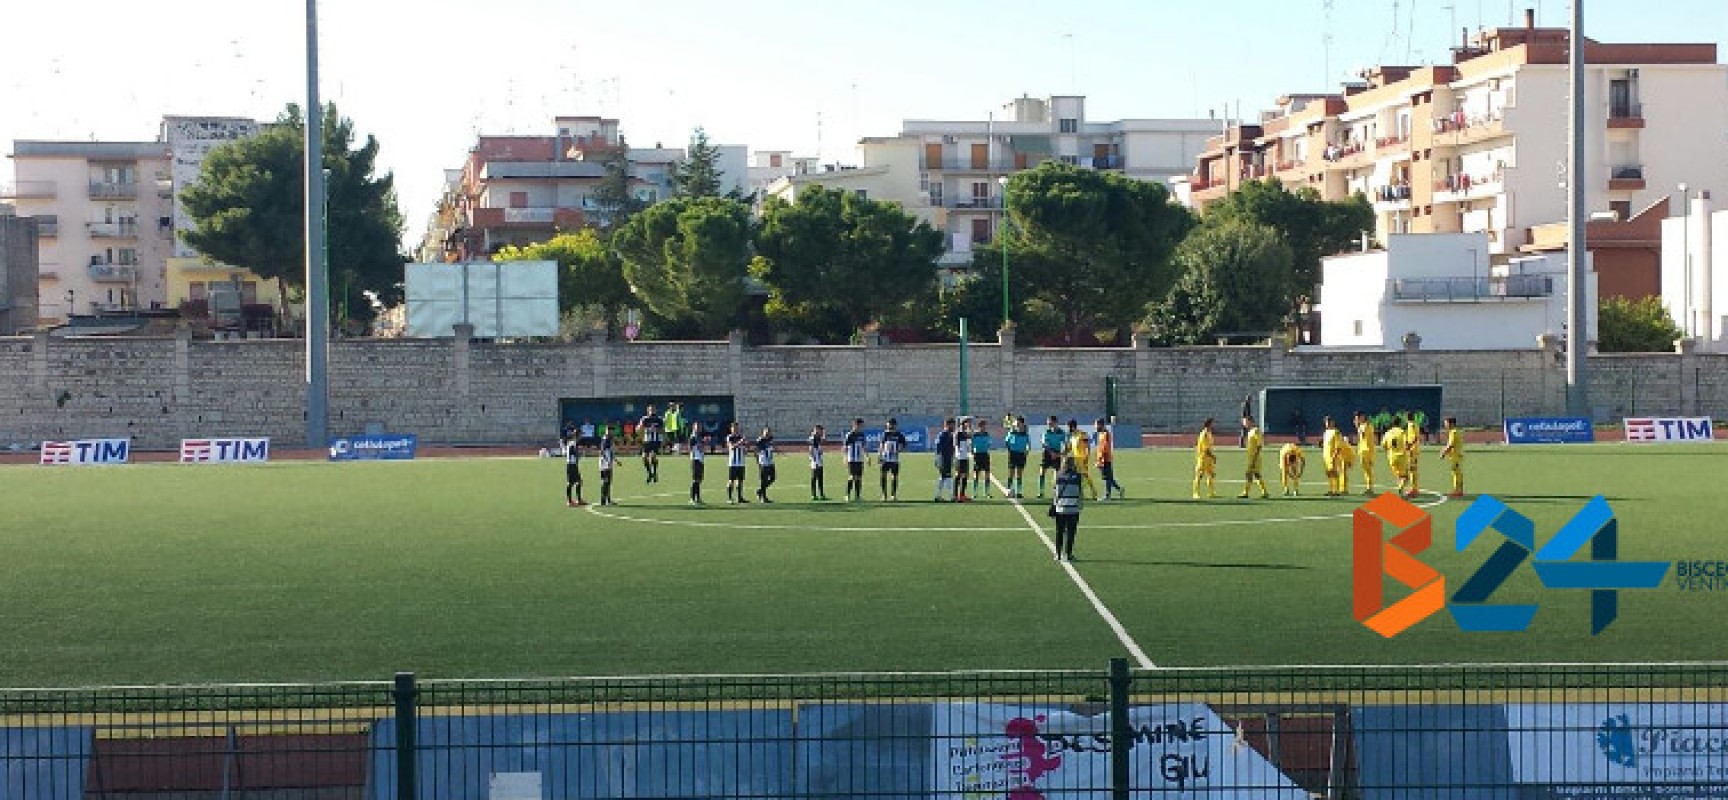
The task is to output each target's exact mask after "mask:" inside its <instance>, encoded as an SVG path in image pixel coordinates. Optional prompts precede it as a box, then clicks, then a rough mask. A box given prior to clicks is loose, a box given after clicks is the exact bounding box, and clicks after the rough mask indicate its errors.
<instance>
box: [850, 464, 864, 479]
mask: <svg viewBox="0 0 1728 800" xmlns="http://www.w3.org/2000/svg"><path fill="white" fill-rule="evenodd" d="M846 474H847V475H851V476H852V477H854V478H862V477H864V462H862V461H848V462H846Z"/></svg>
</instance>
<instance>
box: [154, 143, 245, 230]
mask: <svg viewBox="0 0 1728 800" xmlns="http://www.w3.org/2000/svg"><path fill="white" fill-rule="evenodd" d="M260 129H261V126H260V125H259V124H258V122H257V121H256V120H250V119H246V118H244V117H163V118H162V135H161V137H160V139H161V141H163V142H166V143H167V145H168V156H169V158H170V159H171V160H172V163H171V164H170V166H169V168H168V174H169V178H170V179H171V180H173V182H174V213H173V217H174V220H173V226H174V229H175V230H177V231H180V230H190V229H192V228H193V227H195V226H194V224H193V222H192V217H191V216H189V215H187V213H186V209H185V208H183V207H182V206H181V205H180V199H179V198H180V193H181V192H183V191H185V190H186V187H188V186H191V185H192V184H195V183H197V182H198V176H199V175H200V174H201V172H202V170H203V169H204V159H205V158H206V157H207V156H209V155H210V151H211V150H214V149H216V148H217V147H219V146H221V145H223V144H226V143H228V142H232V141H234V140H236V139H244V138H246V137H248V136H252V135H255V134H257V133H258V131H259V130H260ZM173 255H174V257H175V258H197V257H198V255H199V254H198V251H197V250H196V249H193V247H192V246H191V245H189V244H186V243H185V242H183V241H180V239H179V237H175V239H174V253H173Z"/></svg>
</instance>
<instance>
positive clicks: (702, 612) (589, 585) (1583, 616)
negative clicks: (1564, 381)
mask: <svg viewBox="0 0 1728 800" xmlns="http://www.w3.org/2000/svg"><path fill="white" fill-rule="evenodd" d="M1437 453H1438V451H1437V450H1431V451H1430V452H1429V454H1428V455H1427V456H1426V458H1425V461H1424V466H1425V467H1426V473H1427V474H1426V476H1425V480H1424V483H1425V486H1424V488H1425V489H1430V490H1444V489H1445V488H1446V483H1445V481H1446V475H1445V472H1444V469H1443V466H1444V465H1443V464H1442V462H1440V460H1439V459H1438V457H1437ZM1725 453H1728V451H1725V450H1724V449H1723V448H1722V447H1721V446H1719V445H1695V446H1670V447H1661V448H1658V447H1648V448H1640V447H1633V446H1627V445H1618V444H1603V445H1593V446H1575V447H1568V448H1564V449H1560V448H1542V447H1532V448H1527V449H1526V448H1519V449H1509V448H1506V447H1478V448H1475V449H1472V450H1471V451H1470V453H1469V462H1468V469H1469V476H1470V481H1471V485H1470V487H1469V488H1470V490H1471V491H1473V492H1488V493H1492V494H1494V495H1495V496H1497V497H1500V498H1501V499H1503V500H1505V501H1506V502H1507V503H1509V504H1510V505H1511V506H1512V507H1513V508H1515V509H1517V510H1519V511H1520V512H1522V513H1524V514H1526V515H1528V516H1529V517H1531V518H1532V519H1533V520H1534V522H1535V525H1536V530H1537V536H1538V541H1539V543H1540V541H1542V540H1545V539H1546V538H1547V537H1548V536H1550V535H1552V533H1553V532H1554V531H1555V530H1557V529H1558V527H1559V526H1560V525H1561V524H1563V523H1564V522H1565V521H1566V520H1567V519H1568V518H1569V517H1570V516H1571V514H1572V513H1574V512H1575V511H1576V510H1577V509H1578V508H1579V507H1580V506H1581V505H1582V504H1583V503H1584V502H1585V501H1586V500H1588V499H1589V498H1590V497H1591V496H1592V495H1595V494H1602V495H1604V496H1606V497H1607V499H1608V500H1609V501H1610V503H1611V504H1612V506H1613V508H1614V510H1615V512H1616V514H1617V516H1618V519H1619V520H1620V552H1619V558H1620V559H1621V560H1627V561H1634V560H1682V559H1685V560H1692V559H1707V560H1718V559H1728V544H1724V543H1723V536H1722V533H1723V531H1724V530H1728V497H1725V494H1728V493H1724V492H1723V491H1722V489H1721V487H1720V479H1719V476H1718V475H1717V473H1716V471H1715V470H1713V469H1711V466H1712V465H1713V464H1715V463H1719V462H1720V461H1721V459H1722V458H1723V456H1724V454H1725ZM1120 456H1121V461H1120V467H1119V473H1120V476H1121V478H1122V480H1123V482H1124V483H1125V484H1126V486H1127V487H1128V490H1129V499H1128V500H1126V501H1123V502H1116V501H1112V502H1109V503H1093V504H1088V505H1087V507H1086V510H1085V514H1084V516H1083V521H1082V523H1081V527H1080V536H1079V545H1078V547H1077V548H1076V555H1077V556H1078V561H1077V563H1075V564H1073V565H1072V569H1070V568H1068V567H1065V566H1064V565H1062V564H1059V563H1056V562H1054V561H1053V560H1052V559H1051V554H1050V550H1049V549H1048V546H1047V544H1046V541H1045V539H1044V538H1043V537H1045V536H1048V535H1049V530H1050V527H1051V526H1050V524H1049V523H1050V520H1049V519H1048V518H1047V517H1045V515H1044V507H1043V506H1042V505H1040V504H1038V503H1037V501H1035V500H1030V499H1029V500H1028V501H1027V505H1026V506H1025V509H1024V512H1025V513H1022V510H1021V509H1020V508H1018V507H1016V505H1014V504H1012V503H1009V502H1007V501H1004V500H1002V499H1000V498H998V499H995V500H990V501H980V502H976V503H972V504H967V505H950V504H933V503H931V502H929V497H930V494H931V492H932V480H933V477H934V473H933V469H932V468H931V466H930V463H929V457H928V456H919V455H914V456H912V457H911V458H910V463H909V464H908V465H907V467H906V474H905V483H904V485H903V486H902V488H901V492H900V497H901V501H900V502H898V503H894V504H882V503H877V502H873V501H871V502H866V503H863V504H857V505H848V504H843V503H840V502H837V501H831V502H827V503H810V502H808V501H807V496H808V492H807V490H806V488H805V481H806V477H807V472H806V470H805V469H804V467H803V465H802V464H801V463H800V462H799V459H797V458H795V457H792V456H791V455H790V454H788V455H787V456H785V457H783V458H782V459H781V467H780V470H781V475H782V477H781V483H780V484H779V485H778V486H777V487H776V488H775V490H774V492H773V496H774V497H775V499H776V503H775V504H773V505H770V506H764V505H761V504H752V505H748V506H728V505H725V504H724V482H723V480H722V478H723V477H724V476H723V475H722V474H717V473H719V471H718V470H713V469H711V470H710V472H709V478H708V481H707V482H706V484H705V496H706V498H707V499H708V500H709V503H710V505H709V506H708V507H706V508H700V509H698V508H692V507H690V506H688V505H686V504H685V497H686V492H687V490H688V481H687V475H688V468H687V465H686V464H685V463H683V462H682V460H679V459H668V461H667V463H666V464H665V465H664V466H663V467H662V472H663V475H664V481H663V482H661V483H658V484H647V483H645V482H644V480H643V477H642V475H643V473H642V470H641V468H640V466H639V464H638V462H636V461H635V460H634V459H626V460H624V461H623V463H622V464H621V465H620V470H619V481H618V483H617V485H616V487H615V489H614V493H615V495H616V496H617V497H618V498H619V499H620V500H621V501H622V504H621V505H619V506H616V507H609V508H604V509H601V508H596V507H589V508H585V509H570V508H566V507H565V506H564V503H563V497H562V488H563V482H562V478H563V465H562V462H561V461H558V460H541V459H533V458H519V459H510V458H506V459H446V460H422V461H415V462H402V463H353V464H326V463H295V462H282V463H273V464H269V465H259V466H245V467H211V466H181V465H174V464H161V465H134V466H125V467H111V468H82V469H80V468H57V469H49V468H39V467H23V466H14V467H0V493H3V496H4V498H5V507H6V516H5V520H6V522H5V525H4V528H3V529H0V554H3V556H0V642H4V643H5V644H4V648H3V649H0V685H5V686H14V687H17V686H65V685H83V684H96V683H158V682H189V681H278V680H325V679H381V678H385V677H387V676H388V675H389V674H390V673H392V672H395V671H397V670H411V671H414V672H417V673H419V674H420V675H421V676H424V677H515V676H552V675H607V674H645V673H738V672H775V673H779V672H807V671H854V670H947V669H1014V668H1102V667H1103V666H1104V664H1105V663H1106V661H1107V660H1108V659H1109V658H1112V657H1117V656H1127V655H1129V654H1130V653H1133V652H1134V649H1135V648H1138V649H1139V651H1140V652H1141V653H1143V655H1144V660H1143V661H1141V659H1140V658H1139V656H1137V655H1136V656H1133V658H1134V659H1135V660H1136V661H1141V663H1147V662H1149V663H1151V664H1155V665H1158V666H1183V665H1218V664H1344V663H1364V664H1379V663H1432V662H1481V661H1504V662H1546V661H1665V660H1694V659H1700V660H1701V659H1715V658H1719V657H1720V656H1721V648H1720V647H1719V646H1718V645H1717V644H1716V643H1715V636H1714V635H1713V633H1712V631H1714V630H1715V627H1714V625H1715V623H1716V622H1717V621H1718V620H1719V619H1720V618H1721V613H1722V611H1723V610H1724V609H1725V608H1728V592H1722V593H1709V592H1683V591H1680V590H1679V589H1678V588H1676V586H1675V583H1674V580H1673V578H1674V573H1673V572H1672V571H1671V572H1670V573H1669V577H1668V580H1667V582H1665V584H1664V585H1663V586H1662V587H1661V588H1659V589H1654V590H1637V591H1624V592H1621V593H1620V616H1619V620H1618V621H1617V622H1616V623H1614V625H1612V626H1611V627H1610V628H1608V629H1607V630H1606V631H1604V632H1603V633H1602V634H1601V635H1598V636H1592V635H1591V634H1590V624H1589V616H1590V599H1589V592H1586V591H1578V590H1573V591H1556V590H1545V589H1543V588H1542V587H1541V586H1540V585H1539V584H1538V583H1537V580H1536V577H1535V575H1534V573H1533V571H1532V570H1531V569H1530V568H1529V566H1528V565H1527V564H1526V565H1524V566H1523V567H1522V568H1520V569H1519V570H1518V571H1517V572H1515V573H1514V574H1513V577H1512V578H1511V579H1510V580H1509V581H1508V582H1507V583H1506V584H1505V585H1504V586H1503V587H1502V588H1501V589H1500V590H1499V592H1498V593H1496V594H1495V595H1494V597H1493V599H1494V600H1495V601H1505V602H1531V603H1539V604H1540V606H1541V609H1540V611H1539V612H1538V613H1537V616H1536V619H1535V622H1534V624H1533V625H1532V627H1531V628H1530V630H1529V631H1526V632H1523V633H1502V634H1486V633H1466V632H1462V631H1460V630H1459V628H1458V626H1457V625H1456V624H1455V623H1453V621H1452V620H1451V618H1450V617H1449V616H1448V615H1446V614H1443V613H1442V614H1440V615H1437V616H1435V617H1432V618H1430V619H1427V620H1426V621H1424V622H1421V623H1419V624H1418V625H1416V626H1415V627H1414V628H1412V629H1411V630H1409V631H1407V632H1405V633H1404V634H1402V635H1400V636H1398V637H1396V638H1393V639H1390V640H1388V639H1383V638H1381V637H1380V636H1379V635H1377V634H1375V633H1373V632H1371V631H1369V630H1367V629H1365V628H1363V627H1362V626H1361V625H1359V624H1358V623H1357V622H1355V620H1354V619H1353V618H1352V616H1351V599H1350V591H1351V578H1350V570H1351V533H1350V528H1351V525H1350V514H1351V511H1352V510H1353V509H1354V508H1355V507H1356V506H1357V505H1358V504H1359V503H1360V502H1361V500H1362V499H1363V498H1361V497H1359V496H1358V497H1352V498H1339V499H1329V498H1324V497H1318V496H1314V495H1317V494H1319V493H1320V492H1321V491H1322V488H1323V487H1322V486H1321V482H1320V479H1319V476H1318V475H1317V470H1315V469H1311V470H1310V472H1309V475H1308V481H1307V484H1306V487H1305V489H1306V495H1307V496H1304V497H1301V498H1295V499H1285V498H1280V497H1276V494H1277V486H1276V483H1275V481H1274V484H1273V493H1274V495H1275V496H1274V498H1273V499H1271V500H1251V501H1248V500H1238V499H1236V498H1235V494H1236V492H1237V491H1238V490H1239V489H1240V487H1241V483H1240V480H1239V478H1237V477H1236V475H1237V473H1238V472H1239V471H1240V465H1241V456H1240V454H1239V453H1238V452H1235V451H1233V450H1231V449H1223V450H1221V452H1220V477H1221V478H1223V480H1222V481H1221V482H1220V485H1219V493H1220V494H1221V495H1224V497H1223V498H1222V499H1219V500H1213V501H1209V502H1192V501H1189V500H1188V499H1187V496H1188V470H1189V469H1190V468H1191V463H1192V458H1191V456H1190V455H1189V454H1188V453H1187V452H1185V451H1174V450H1167V451H1125V452H1122V453H1121V454H1120ZM1267 461H1268V464H1270V463H1271V462H1272V459H1270V458H1268V459H1267ZM585 466H586V469H587V472H588V476H589V479H590V483H589V486H588V489H589V491H588V494H589V498H590V499H594V497H595V496H596V495H597V489H598V486H597V481H595V480H594V478H593V474H592V467H593V464H592V462H591V461H590V462H588V463H587V464H586V465H585ZM837 466H838V465H831V466H830V468H829V477H828V494H829V496H830V497H838V496H840V495H841V493H842V491H843V485H844V477H843V474H842V473H843V470H842V469H839V468H837ZM1380 472H1381V473H1382V475H1384V473H1385V472H1386V470H1385V469H1384V468H1383V467H1382V469H1381V470H1380ZM751 481H752V483H751V485H752V487H753V486H754V481H755V470H754V468H752V469H751ZM869 481H870V484H869V485H870V490H869V492H867V497H871V498H874V496H875V494H876V493H875V488H874V485H875V484H874V481H875V477H874V470H872V471H871V473H870V478H869ZM1035 488H1036V481H1035V479H1034V480H1031V481H1029V489H1032V490H1034V491H1035ZM1357 488H1359V487H1357ZM1468 503H1469V499H1468V498H1466V499H1465V500H1450V501H1444V502H1443V501H1442V498H1441V497H1439V496H1438V495H1426V496H1424V497H1423V498H1421V500H1420V504H1421V505H1424V506H1429V507H1430V512H1431V513H1432V514H1433V516H1434V519H1435V526H1434V529H1435V537H1434V545H1433V547H1432V548H1431V549H1429V550H1428V551H1427V552H1426V553H1424V554H1422V556H1421V558H1422V559H1423V560H1424V561H1426V562H1427V563H1430V564H1433V565H1435V566H1436V567H1438V568H1439V569H1440V570H1441V572H1442V573H1444V574H1445V575H1446V576H1447V580H1448V586H1449V588H1455V587H1456V586H1458V585H1460V582H1461V581H1463V580H1464V579H1465V578H1467V577H1468V576H1469V575H1470V574H1471V572H1473V571H1474V570H1475V569H1476V567H1477V565H1480V564H1481V563H1482V562H1483V561H1484V560H1485V559H1486V558H1487V556H1488V554H1490V553H1492V552H1493V550H1494V549H1495V548H1496V547H1498V546H1499V544H1500V539H1499V537H1497V536H1485V537H1483V539H1482V540H1481V541H1478V542H1477V543H1475V544H1474V545H1472V546H1471V547H1470V548H1469V549H1468V550H1467V551H1466V552H1463V553H1455V552H1452V548H1453V541H1454V537H1453V527H1452V524H1453V522H1454V521H1455V520H1456V518H1457V516H1458V515H1459V513H1461V512H1462V511H1463V510H1464V509H1465V508H1466V506H1467V505H1468ZM1406 591H1407V590H1404V589H1401V588H1400V589H1392V590H1389V594H1388V597H1389V598H1390V599H1396V598H1397V597H1400V596H1402V595H1403V594H1404V593H1405V592H1406ZM1094 598H1095V599H1094Z"/></svg>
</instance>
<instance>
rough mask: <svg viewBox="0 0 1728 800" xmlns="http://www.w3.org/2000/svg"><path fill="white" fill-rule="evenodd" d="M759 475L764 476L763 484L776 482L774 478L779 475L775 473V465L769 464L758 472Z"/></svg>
mask: <svg viewBox="0 0 1728 800" xmlns="http://www.w3.org/2000/svg"><path fill="white" fill-rule="evenodd" d="M757 473H758V474H760V475H761V476H762V482H763V483H773V482H774V476H775V475H776V474H777V473H775V471H774V465H773V464H769V465H768V466H766V467H763V468H761V469H759V470H757Z"/></svg>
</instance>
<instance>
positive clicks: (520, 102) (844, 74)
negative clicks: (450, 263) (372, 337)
mask: <svg viewBox="0 0 1728 800" xmlns="http://www.w3.org/2000/svg"><path fill="white" fill-rule="evenodd" d="M1527 7H1528V8H1535V9H1536V10H1537V12H1538V24H1542V25H1549V26H1563V25H1566V24H1567V22H1568V15H1569V14H1570V4H1569V3H1568V2H1566V1H1565V0H1513V2H1507V0H1237V1H1236V2H1230V3H1219V2H1193V1H1192V0H1108V1H1107V0H1068V1H1067V2H1052V0H1041V1H1034V0H995V2H991V3H980V2H974V1H972V0H967V1H964V2H963V1H962V0H940V1H936V0H923V1H922V2H913V1H912V0H874V2H869V3H837V2H832V1H831V0H829V1H827V2H814V1H813V0H732V1H731V2H717V1H716V0H614V2H601V3H590V2H576V1H575V0H487V2H473V1H472V0H466V1H464V0H320V2H318V20H319V22H318V25H319V34H320V37H319V42H320V56H319V58H320V68H321V72H322V80H321V82H320V91H321V93H322V96H323V98H324V99H325V100H327V101H334V102H335V103H336V104H337V106H338V108H339V109H340V111H341V112H342V114H343V115H344V116H347V117H350V118H352V119H353V120H354V123H355V125H356V127H357V128H358V129H359V131H360V132H361V133H362V134H372V135H374V136H376V137H377V138H378V140H379V142H380V144H381V146H382V150H381V153H380V156H379V161H380V166H381V168H382V169H384V170H388V171H390V172H392V173H394V175H395V181H396V188H397V193H398V198H399V201H400V203H401V206H402V210H403V212H404V216H405V218H406V220H407V230H406V231H405V232H404V239H405V241H408V242H417V241H418V240H419V237H420V234H421V233H422V232H423V231H424V229H425V223H426V217H427V215H428V214H429V213H430V212H431V210H432V206H433V204H434V202H435V201H436V199H437V196H438V192H439V189H440V186H441V183H442V180H443V173H442V170H443V169H446V168H455V167H459V166H460V165H461V163H462V159H463V157H464V155H465V154H466V152H467V149H468V148H469V147H470V146H471V145H472V144H473V143H474V139H475V136H476V134H478V133H487V134H511V133H513V134H525V135H526V134H534V135H544V134H549V133H551V128H552V117H553V116H555V115H560V114H562V115H601V116H607V117H614V118H617V119H619V120H620V121H621V122H620V127H621V129H622V131H623V133H624V135H625V136H626V137H627V138H628V139H629V140H630V142H631V143H632V144H635V145H638V146H646V145H652V144H656V143H664V144H665V145H667V146H677V145H682V144H684V143H685V142H687V141H688V140H689V136H690V131H691V129H692V128H694V127H696V126H702V127H704V128H705V129H706V130H707V132H708V134H709V138H710V140H711V141H714V142H716V143H721V144H743V145H747V146H749V147H750V149H751V150H752V151H755V150H791V151H794V152H795V153H796V154H798V155H812V154H814V155H820V156H821V157H822V159H823V161H824V162H825V163H833V162H840V163H856V161H857V156H856V147H855V146H856V142H857V140H858V139H859V137H861V136H884V135H893V134H895V133H898V131H899V128H900V122H901V120H904V119H983V118H984V117H985V115H986V114H988V113H990V112H992V111H995V110H997V109H1000V108H1001V107H1002V105H1003V104H1004V103H1005V102H1007V101H1008V100H1009V99H1011V98H1014V97H1018V96H1020V95H1022V94H1029V95H1032V96H1034V97H1038V96H1048V95H1051V94H1084V95H1086V96H1087V117H1088V118H1089V119H1092V120H1113V119H1122V118H1174V117H1207V116H1209V115H1212V114H1217V115H1219V116H1226V115H1228V116H1236V115H1237V114H1238V113H1240V114H1241V115H1243V116H1252V115H1254V114H1255V113H1257V112H1258V111H1259V110H1260V109H1262V108H1268V107H1271V106H1272V105H1273V102H1274V101H1275V99H1276V98H1277V97H1278V96H1279V95H1283V94H1291V93H1301V92H1317V91H1327V90H1335V89H1336V87H1337V85H1338V84H1339V83H1340V82H1341V81H1344V80H1346V79H1348V78H1349V76H1350V75H1351V74H1352V73H1353V72H1354V71H1356V70H1358V69H1361V68H1363V67H1367V66H1371V65H1375V64H1419V63H1428V62H1432V61H1437V60H1445V59H1447V58H1448V57H1449V54H1448V50H1447V48H1449V47H1451V46H1452V45H1454V44H1455V43H1456V42H1457V40H1458V38H1459V36H1460V29H1461V28H1464V27H1469V28H1471V29H1472V30H1474V29H1475V28H1477V27H1478V26H1479V25H1484V26H1490V27H1492V26H1496V25H1505V24H1507V22H1508V20H1512V19H1516V20H1518V24H1522V19H1523V9H1524V8H1527ZM1585 10H1586V13H1587V17H1586V21H1585V26H1586V27H1585V30H1586V34H1587V35H1589V36H1590V37H1592V38H1594V39H1597V40H1600V41H1618V42H1645V41H1650V42H1698V41H1704V42H1714V43H1716V44H1717V45H1718V46H1719V47H1720V48H1721V49H1722V52H1721V53H1720V54H1719V59H1720V58H1723V57H1728V1H1725V0H1660V1H1659V2H1655V1H1654V0H1589V2H1588V3H1587V4H1586V6H1585ZM5 18H6V22H7V29H8V30H7V33H6V34H5V35H4V37H0V39H3V41H4V42H5V45H4V47H5V51H6V64H7V66H6V68H5V69H4V71H0V148H3V149H4V151H5V152H7V153H10V152H11V149H12V146H11V143H12V142H13V141H15V140H19V139H50V140H56V139H57V140H78V141H87V140H91V139H97V140H105V141H150V140H154V139H155V138H156V136H157V132H158V127H159V123H160V121H161V118H162V117H163V116H164V115H167V114H176V115H209V116H244V117H252V118H256V119H261V120H268V119H273V118H275V117H276V115H277V114H278V113H279V112H280V111H281V110H282V108H283V107H284V106H285V105H286V104H287V103H289V102H300V103H304V101H305V97H306V81H305V65H306V62H305V52H306V35H305V26H306V4H305V2H304V0H238V1H237V0H150V1H149V2H139V1H138V0H76V1H74V2H57V3H56V2H30V3H24V4H19V5H18V7H16V8H8V9H7V11H6V17H5ZM1238 109H1239V111H1238ZM10 180H12V164H11V161H10V160H9V159H8V160H5V161H4V162H3V163H0V182H4V181H10Z"/></svg>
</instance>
